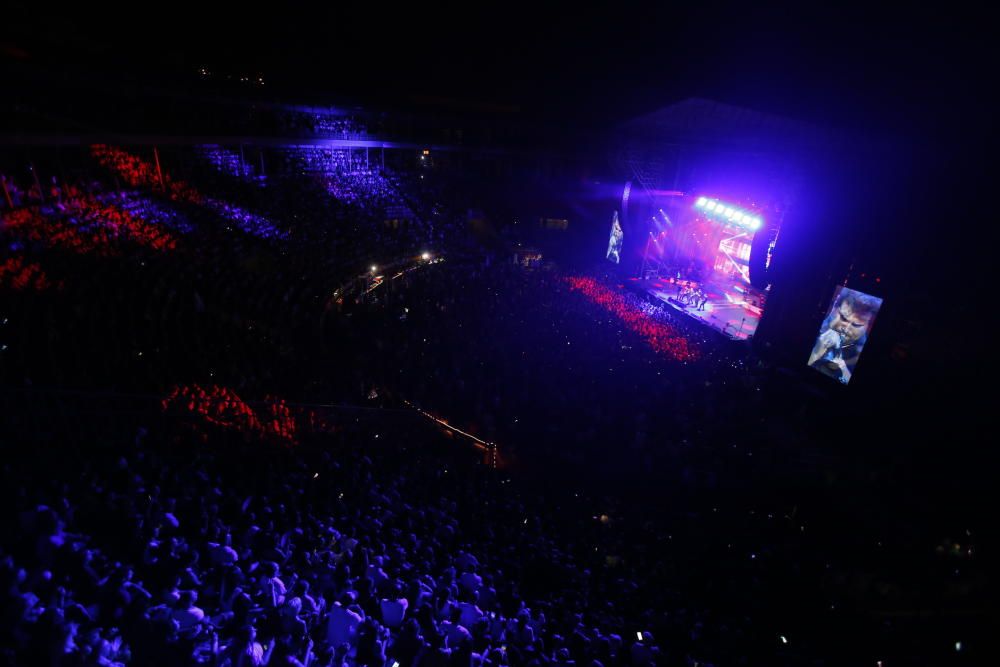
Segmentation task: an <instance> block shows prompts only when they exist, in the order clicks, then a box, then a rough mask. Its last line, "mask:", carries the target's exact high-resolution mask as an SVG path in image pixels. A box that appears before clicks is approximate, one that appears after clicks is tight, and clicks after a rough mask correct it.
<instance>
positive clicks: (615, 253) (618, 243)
mask: <svg viewBox="0 0 1000 667" xmlns="http://www.w3.org/2000/svg"><path fill="white" fill-rule="evenodd" d="M624 238H625V232H624V231H622V225H621V223H620V222H618V211H615V215H614V218H613V219H612V220H611V238H610V239H608V254H607V258H608V259H609V260H611V261H612V262H614V263H615V264H618V263H619V262H620V261H621V252H622V239H624Z"/></svg>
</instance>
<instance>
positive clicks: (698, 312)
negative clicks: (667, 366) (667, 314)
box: [626, 278, 764, 340]
mask: <svg viewBox="0 0 1000 667" xmlns="http://www.w3.org/2000/svg"><path fill="white" fill-rule="evenodd" d="M626 284H627V285H628V287H629V288H631V289H634V290H636V291H639V292H643V293H645V294H648V295H650V296H651V297H653V298H654V299H656V300H657V301H660V302H662V303H664V304H667V305H668V306H670V307H672V308H674V309H675V310H677V311H679V312H681V313H684V314H685V315H688V316H689V317H692V318H694V319H696V320H698V321H700V322H702V323H704V324H707V325H708V326H710V327H712V328H713V329H715V330H717V331H719V332H720V333H722V334H724V335H725V336H727V337H729V338H731V339H733V340H748V339H750V338H752V337H753V334H754V332H755V331H756V330H757V324H758V323H759V322H760V317H761V315H762V314H763V312H764V307H763V305H764V293H760V292H758V291H757V290H754V289H753V288H752V287H749V286H747V285H743V284H741V283H740V282H737V281H732V280H729V281H727V280H708V281H705V282H703V283H694V282H691V281H685V280H678V279H676V278H651V279H649V280H643V279H640V278H632V279H630V280H629V281H628V283H626ZM699 292H700V296H699Z"/></svg>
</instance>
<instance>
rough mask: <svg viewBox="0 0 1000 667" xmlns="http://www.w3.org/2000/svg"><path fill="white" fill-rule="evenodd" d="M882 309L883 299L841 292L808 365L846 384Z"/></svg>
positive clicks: (847, 290)
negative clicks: (879, 310) (876, 315)
mask: <svg viewBox="0 0 1000 667" xmlns="http://www.w3.org/2000/svg"><path fill="white" fill-rule="evenodd" d="M881 306H882V300H881V299H878V298H876V297H873V296H870V295H868V294H863V293H861V292H858V291H855V290H852V289H847V288H841V290H840V293H839V294H838V296H837V298H835V299H834V305H833V309H832V310H831V311H830V314H829V315H827V317H826V319H825V320H824V321H823V325H822V326H821V327H820V333H819V336H817V337H816V343H815V344H814V345H813V349H812V353H811V354H810V355H809V365H810V366H812V367H813V368H815V369H816V370H818V371H820V372H821V373H823V374H824V375H828V376H830V377H832V378H833V379H835V380H839V381H840V382H842V383H843V384H847V383H848V382H849V381H850V379H851V375H852V374H853V373H854V366H855V364H857V363H858V356H859V355H860V354H861V350H862V348H863V347H864V345H865V343H866V342H867V340H868V331H869V329H870V328H871V325H872V322H873V321H874V320H875V314H876V313H878V309H879V308H880V307H881Z"/></svg>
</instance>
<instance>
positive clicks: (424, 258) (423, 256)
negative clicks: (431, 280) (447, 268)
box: [420, 252, 431, 262]
mask: <svg viewBox="0 0 1000 667" xmlns="http://www.w3.org/2000/svg"><path fill="white" fill-rule="evenodd" d="M430 258H431V254H430V253H429V252H425V253H424V254H422V255H421V256H420V259H422V260H424V261H425V262H426V261H427V260H429V259H430Z"/></svg>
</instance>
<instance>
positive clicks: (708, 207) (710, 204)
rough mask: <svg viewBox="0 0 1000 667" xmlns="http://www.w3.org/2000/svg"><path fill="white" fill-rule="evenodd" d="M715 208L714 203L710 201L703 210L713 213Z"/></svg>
mask: <svg viewBox="0 0 1000 667" xmlns="http://www.w3.org/2000/svg"><path fill="white" fill-rule="evenodd" d="M715 207H716V203H715V202H714V201H710V202H708V204H706V205H705V209H706V210H708V211H714V210H715Z"/></svg>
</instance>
